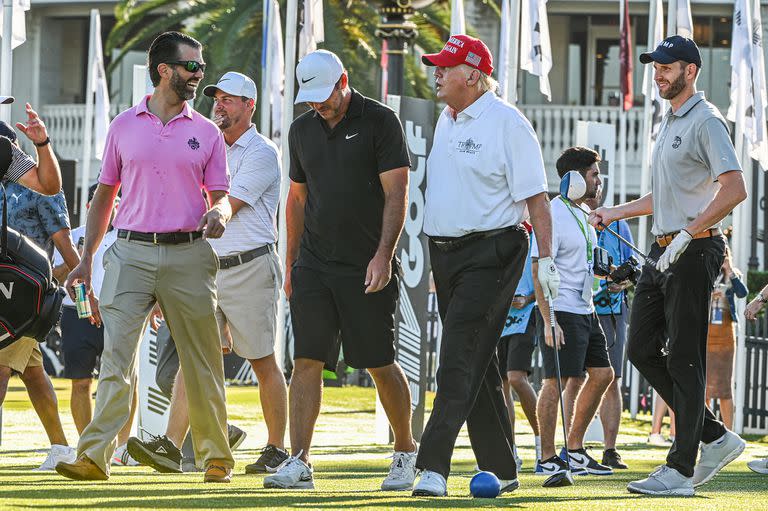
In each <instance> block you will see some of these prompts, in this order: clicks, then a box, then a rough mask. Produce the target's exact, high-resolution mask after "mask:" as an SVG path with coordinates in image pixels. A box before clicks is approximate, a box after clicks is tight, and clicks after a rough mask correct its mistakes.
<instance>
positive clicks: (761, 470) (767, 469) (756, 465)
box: [747, 458, 768, 475]
mask: <svg viewBox="0 0 768 511" xmlns="http://www.w3.org/2000/svg"><path fill="white" fill-rule="evenodd" d="M747 467H749V469H750V470H751V471H752V472H757V473H758V474H765V475H768V458H761V459H759V460H752V461H750V462H749V463H747Z"/></svg>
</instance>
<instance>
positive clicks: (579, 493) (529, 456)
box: [0, 379, 768, 511]
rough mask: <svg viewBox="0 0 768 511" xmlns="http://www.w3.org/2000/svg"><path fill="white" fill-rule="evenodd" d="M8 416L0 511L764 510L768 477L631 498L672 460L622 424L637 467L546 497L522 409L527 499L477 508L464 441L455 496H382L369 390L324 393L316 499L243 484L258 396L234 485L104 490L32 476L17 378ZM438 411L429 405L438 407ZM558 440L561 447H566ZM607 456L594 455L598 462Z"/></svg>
mask: <svg viewBox="0 0 768 511" xmlns="http://www.w3.org/2000/svg"><path fill="white" fill-rule="evenodd" d="M11 386H12V388H11V391H10V392H9V395H8V398H7V399H6V405H5V408H4V412H3V430H2V434H3V436H2V444H0V509H31V508H33V509H77V508H80V509H89V510H90V509H143V510H147V509H151V510H163V511H164V510H170V509H184V508H200V509H212V508H232V509H253V508H264V509H280V508H296V509H338V508H349V509H376V510H383V509H417V508H418V509H435V508H497V507H515V508H520V509H536V510H553V511H571V510H582V509H583V510H589V511H598V510H611V511H614V510H617V509H627V510H646V509H648V510H651V509H652V510H654V511H662V510H667V509H675V510H677V509H691V510H697V511H698V510H710V509H711V510H718V511H720V510H730V509H733V510H742V509H748V510H750V511H754V510H760V509H768V477H764V476H759V475H757V474H753V473H752V472H750V471H749V470H748V469H747V468H746V465H745V463H746V461H748V460H750V459H752V458H754V457H755V456H765V455H768V444H766V443H760V442H758V441H763V442H764V441H765V440H766V439H765V438H763V439H756V438H752V439H751V440H753V442H750V445H749V447H748V448H747V451H746V452H745V454H744V455H742V457H741V458H740V459H739V460H737V461H736V462H734V463H732V464H731V465H729V467H728V468H727V469H726V470H725V471H724V472H722V473H721V474H720V475H719V476H718V477H717V478H715V480H714V481H713V482H711V483H710V484H708V485H706V486H705V487H704V488H702V489H700V490H699V492H698V495H697V496H696V497H694V498H688V499H684V498H677V499H671V498H647V497H640V496H636V495H630V494H629V493H627V492H626V489H625V488H626V484H627V482H628V481H630V480H633V479H637V478H640V477H644V476H645V475H646V474H647V473H648V472H650V471H651V470H652V469H653V468H654V467H655V466H657V465H659V464H661V463H663V460H664V456H665V452H666V451H665V449H664V448H658V447H648V446H647V445H646V444H645V443H644V442H645V436H646V435H647V432H648V428H649V425H648V424H649V423H648V417H644V419H645V420H637V421H633V420H630V419H625V420H624V422H623V425H622V431H621V434H620V436H619V444H620V452H621V453H622V454H623V456H624V459H625V461H627V463H628V464H629V465H630V470H629V471H623V472H621V473H618V474H617V475H614V476H610V477H579V478H577V479H576V485H575V486H572V487H569V488H556V489H544V488H542V487H541V483H542V478H540V477H537V476H534V475H533V474H532V473H531V468H532V460H533V448H532V445H533V437H532V435H531V430H530V428H529V427H528V424H527V423H526V422H525V419H524V418H523V416H522V414H521V413H520V412H519V410H518V421H517V422H518V431H519V433H520V434H519V436H518V441H519V443H520V445H521V449H520V454H521V455H522V457H523V459H524V460H525V466H524V469H523V473H522V474H521V477H520V489H519V490H517V491H516V492H514V493H512V494H510V495H508V496H504V497H503V498H499V499H494V500H492V499H472V498H471V497H470V496H469V480H470V477H471V476H472V474H473V467H474V465H475V461H474V458H473V455H472V450H471V449H470V448H469V442H468V439H467V437H466V434H465V433H462V436H461V437H460V438H459V442H458V445H457V449H456V451H455V454H454V464H453V473H452V476H451V477H450V479H449V480H448V486H449V488H448V491H449V495H450V496H449V497H447V498H441V499H428V498H412V497H410V493H394V492H389V493H384V492H381V491H378V488H379V485H380V484H381V481H382V479H383V478H384V476H385V474H386V469H387V467H388V460H387V459H386V457H387V456H388V455H389V454H390V453H391V448H390V447H388V446H385V445H375V444H373V443H372V442H373V440H374V439H373V431H374V427H373V426H374V419H373V417H374V408H375V403H374V393H373V390H372V389H364V388H356V387H352V388H344V389H336V388H334V389H326V392H325V396H324V402H323V413H322V415H321V416H320V419H319V421H318V427H317V433H316V435H315V445H316V447H315V449H314V450H313V455H314V456H313V461H314V463H315V468H316V472H315V484H316V486H317V490H315V491H294V492H283V491H276V490H265V489H263V488H262V484H261V479H262V476H255V475H248V476H246V475H244V474H242V471H243V469H244V466H245V465H246V463H250V462H251V461H253V460H254V459H255V457H256V456H258V450H259V448H260V447H261V446H262V444H263V442H264V440H265V438H266V430H265V428H264V425H263V422H262V417H261V410H260V407H259V404H258V391H257V390H256V389H255V388H244V387H230V388H229V389H228V399H229V411H230V420H231V422H232V423H234V424H237V425H238V426H240V427H242V428H243V429H245V430H246V431H247V432H248V433H249V436H248V438H247V439H246V440H245V442H244V443H243V445H242V446H241V447H240V449H239V450H238V451H237V452H236V455H235V457H236V461H237V464H238V465H237V468H236V470H237V475H236V477H235V479H234V481H233V483H232V484H230V485H221V486H212V485H204V484H203V483H202V482H201V481H202V474H183V475H167V474H156V473H154V472H152V471H151V470H150V469H147V468H145V467H136V468H117V469H115V470H114V471H113V472H112V477H111V479H110V480H109V481H107V482H105V483H101V482H99V483H90V482H89V483H79V482H74V481H67V480H65V479H63V478H61V477H60V476H58V475H57V474H55V473H39V472H31V471H30V469H32V468H34V467H36V466H37V465H38V464H39V463H41V462H42V460H43V459H44V457H45V454H44V451H43V449H45V448H46V444H47V440H46V438H45V434H44V433H43V431H42V427H41V426H40V424H39V422H38V420H37V417H36V415H35V414H34V411H32V409H31V407H30V405H29V403H28V399H27V396H26V392H25V391H24V390H23V387H22V386H21V382H20V381H19V380H18V379H14V380H12V381H11ZM55 386H56V388H57V391H58V394H59V396H60V400H59V406H60V410H61V415H62V419H63V421H64V423H65V429H66V432H67V436H68V438H69V439H70V441H71V442H74V441H75V439H76V433H75V429H74V426H73V423H72V419H71V417H70V415H69V399H68V396H69V388H68V383H67V382H66V381H64V380H57V381H55ZM430 401H431V398H430ZM558 440H559V436H558ZM598 453H599V451H597V450H595V452H593V455H595V457H598V455H599V454H598Z"/></svg>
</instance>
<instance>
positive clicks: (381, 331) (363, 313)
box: [290, 266, 399, 370]
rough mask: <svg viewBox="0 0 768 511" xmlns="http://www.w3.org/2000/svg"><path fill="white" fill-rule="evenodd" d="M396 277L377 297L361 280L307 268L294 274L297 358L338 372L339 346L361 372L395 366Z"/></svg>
mask: <svg viewBox="0 0 768 511" xmlns="http://www.w3.org/2000/svg"><path fill="white" fill-rule="evenodd" d="M398 285H399V278H398V277H397V275H396V274H395V273H393V275H392V280H390V282H389V284H387V286H386V287H385V288H384V289H382V290H381V291H379V292H377V293H372V294H368V295H367V294H365V285H364V279H363V278H361V277H360V276H358V275H353V276H350V275H336V274H332V273H327V272H323V271H318V270H316V269H314V268H309V267H306V266H294V267H293V269H292V270H291V286H292V288H293V291H292V294H291V300H290V305H291V324H292V326H293V338H294V350H293V358H294V359H297V358H308V359H311V360H320V361H323V362H325V363H326V367H330V368H332V370H335V368H336V362H337V360H338V356H339V347H340V346H341V347H342V348H343V350H344V362H345V363H346V365H348V366H350V367H353V368H355V369H367V368H375V367H383V366H387V365H390V364H392V363H393V362H394V361H395V308H396V307H397V299H398V296H399V290H398Z"/></svg>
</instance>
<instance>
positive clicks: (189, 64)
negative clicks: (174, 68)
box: [166, 60, 206, 73]
mask: <svg viewBox="0 0 768 511" xmlns="http://www.w3.org/2000/svg"><path fill="white" fill-rule="evenodd" d="M166 64H175V65H178V66H182V67H183V68H184V69H185V70H186V71H188V72H190V73H197V70H198V69H199V70H200V71H202V72H203V73H205V66H206V65H205V64H201V63H199V62H198V61H196V60H172V61H170V62H166Z"/></svg>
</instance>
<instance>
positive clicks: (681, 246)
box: [590, 36, 747, 496]
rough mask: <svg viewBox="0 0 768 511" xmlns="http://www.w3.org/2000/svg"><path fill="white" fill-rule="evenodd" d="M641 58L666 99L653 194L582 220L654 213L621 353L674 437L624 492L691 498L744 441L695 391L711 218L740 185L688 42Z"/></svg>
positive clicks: (714, 251)
mask: <svg viewBox="0 0 768 511" xmlns="http://www.w3.org/2000/svg"><path fill="white" fill-rule="evenodd" d="M640 62H642V63H643V64H649V63H651V62H653V66H654V71H655V74H654V80H655V81H656V85H657V86H658V87H659V94H660V95H661V97H663V98H664V99H667V100H669V102H670V105H671V109H670V110H669V111H668V112H667V114H666V115H665V116H664V120H663V123H662V126H661V130H660V132H659V136H658V140H657V141H656V145H655V147H654V151H653V161H652V165H651V173H652V184H653V186H652V191H651V193H649V194H647V195H645V196H643V197H640V198H639V199H637V200H634V201H632V202H628V203H626V204H620V205H618V206H614V207H603V208H598V209H597V210H595V211H594V212H593V213H592V214H591V215H590V223H592V225H594V226H595V227H598V226H599V224H601V223H602V224H605V225H609V224H610V223H611V222H613V221H615V220H620V219H622V218H630V217H636V216H641V215H650V214H653V228H652V232H653V234H654V235H655V236H656V242H655V243H654V244H653V245H652V247H651V252H650V258H651V259H653V261H654V262H653V263H650V262H648V264H646V265H645V267H644V268H643V274H642V276H641V277H640V280H639V282H638V283H637V288H636V291H635V299H634V301H633V303H632V313H631V318H632V321H631V322H630V327H629V341H628V346H627V355H628V357H629V360H630V361H631V362H632V363H633V364H634V365H635V367H637V368H638V369H639V370H640V372H641V373H642V374H643V376H644V377H645V378H646V379H647V380H648V381H649V382H650V383H651V385H652V386H653V388H655V389H656V391H658V393H659V395H661V397H662V398H663V399H664V401H666V402H667V403H668V404H669V406H670V407H671V408H672V409H673V410H674V411H675V425H676V427H677V437H676V438H675V443H674V444H673V445H672V448H671V449H670V452H669V454H668V456H667V463H666V465H664V466H662V467H661V468H659V469H657V470H655V471H654V472H653V473H652V474H651V475H650V476H649V477H648V478H646V479H643V480H640V481H634V482H631V483H629V486H628V487H627V489H628V490H629V491H630V492H632V493H643V494H648V495H687V496H690V495H693V494H694V487H697V486H700V485H702V484H704V483H706V482H707V481H709V480H710V479H712V478H713V477H714V476H715V475H716V474H717V473H718V472H719V471H720V470H721V469H722V468H723V467H724V466H725V465H727V464H728V463H730V462H731V461H733V460H734V459H736V458H737V457H738V456H739V454H741V452H742V451H743V450H744V446H745V443H744V441H743V440H742V439H741V438H740V437H739V436H738V435H736V434H735V433H733V432H731V431H728V430H727V429H726V428H725V426H723V424H722V422H720V421H718V420H717V419H716V418H715V416H714V414H713V413H712V412H711V411H710V410H709V409H708V408H707V407H706V405H705V403H704V390H705V372H706V346H707V328H708V323H709V321H708V319H709V318H708V311H709V299H710V294H711V292H712V285H713V283H714V279H715V277H716V275H717V274H718V272H719V270H720V266H721V265H722V263H723V257H724V254H725V238H724V237H723V233H722V231H721V230H720V222H721V220H722V219H723V218H724V217H725V216H726V215H728V214H729V213H730V212H731V211H732V210H733V208H734V207H736V206H737V205H738V204H739V203H740V202H742V201H743V200H744V199H745V198H746V197H747V191H746V188H745V185H744V180H743V179H742V172H741V166H740V165H739V161H738V159H737V158H736V153H735V151H734V149H733V144H732V143H731V139H730V136H729V134H728V127H727V125H726V123H725V120H724V119H723V117H722V115H721V114H720V112H719V111H718V110H717V107H715V106H714V105H713V104H711V103H709V102H708V101H707V100H706V99H705V98H704V93H703V92H696V86H695V83H696V78H697V76H698V74H699V70H700V69H701V55H700V54H699V49H698V47H697V46H696V43H694V42H693V41H692V40H690V39H686V38H683V37H680V36H672V37H669V38H667V39H665V40H664V41H662V42H661V44H659V46H658V47H657V48H656V50H655V51H653V52H651V53H643V54H642V55H640ZM654 265H655V266H654ZM667 337H668V338H669V345H668V348H666V349H664V346H665V343H666V340H667ZM699 442H701V456H700V458H699V462H698V463H696V453H697V449H698V447H699Z"/></svg>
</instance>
